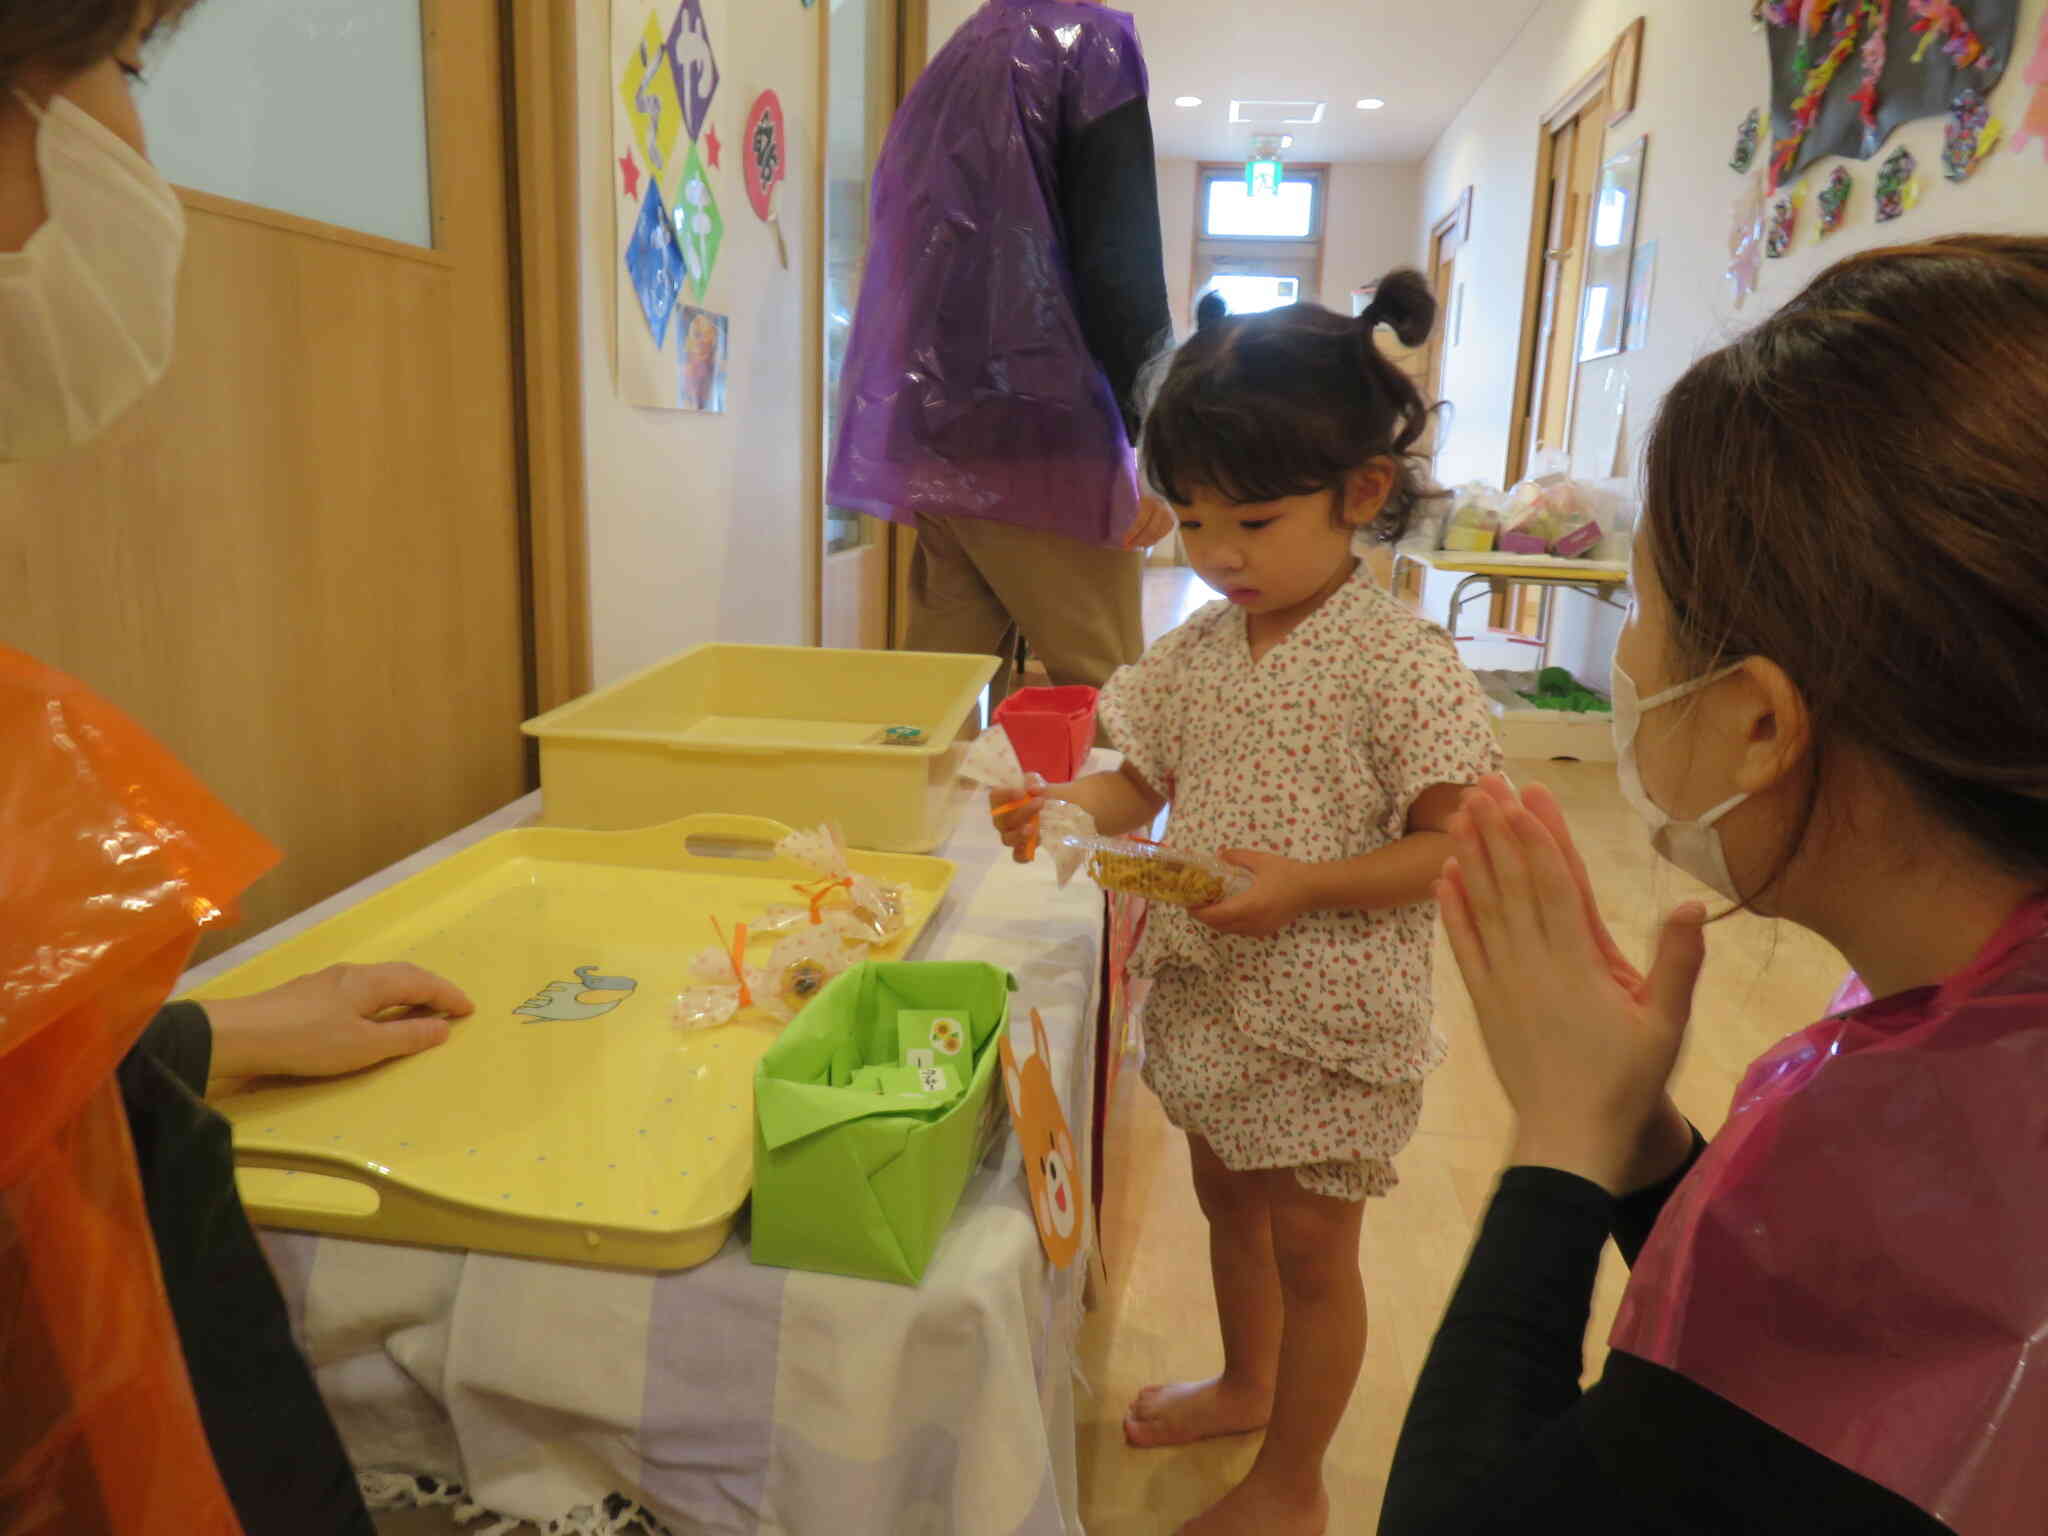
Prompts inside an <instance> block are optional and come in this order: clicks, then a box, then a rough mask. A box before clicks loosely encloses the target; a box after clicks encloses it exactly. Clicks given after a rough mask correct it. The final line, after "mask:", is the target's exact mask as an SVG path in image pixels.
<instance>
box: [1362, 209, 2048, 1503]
mask: <svg viewBox="0 0 2048 1536" xmlns="http://www.w3.org/2000/svg"><path fill="white" fill-rule="evenodd" d="M2044 358H2048V240H2042V239H2032V238H1992V237H1970V238H1962V239H1954V240H1944V241H1937V242H1934V243H1932V244H1928V245H1921V246H1912V247H1906V248H1903V249H1897V250H1887V251H1876V252H1871V253H1868V254H1866V255H1862V256H1857V257H1853V258H1851V259H1850V260H1847V261H1844V262H1843V263H1841V264H1840V265H1839V266H1837V267H1835V268H1834V269H1832V270H1831V271H1829V272H1827V273H1825V274H1823V275H1822V276H1821V277H1820V278H1819V279H1818V280H1817V281H1815V282H1814V284H1813V285H1812V286H1811V287H1810V288H1808V289H1807V290H1806V291H1805V292H1804V293H1803V294H1802V295H1800V296H1799V297H1798V298H1796V299H1794V300H1793V301H1792V302H1791V303H1790V304H1788V305H1787V306H1786V307H1785V308H1784V310H1782V311H1781V312H1780V313H1779V314H1777V315H1776V316H1774V317H1773V318H1771V319H1769V320H1767V321H1765V322H1764V323H1763V324H1762V325H1760V326H1759V327H1758V328H1757V329H1756V330H1755V331H1753V332H1751V333H1750V334H1749V335H1748V336H1746V337H1744V338H1743V339H1742V340H1740V341H1738V342H1736V343H1735V344H1734V345H1732V346H1730V347H1727V348H1725V349H1723V350H1722V351H1720V352H1717V353H1715V354H1713V355H1712V356H1709V357H1707V358H1706V359H1704V360H1703V361H1702V362H1700V363H1698V364H1697V365H1695V366H1694V368H1693V369H1692V370H1691V371H1690V372H1689V373H1688V374H1687V375H1686V376H1685V377H1684V378H1683V379H1682V380H1681V381H1680V382H1679V383H1678V385H1677V386H1676V387H1675V388H1674V389H1673V390H1672V391H1671V394H1670V395H1669V397H1668V398H1667V400H1666V401H1665V404H1664V408H1663V412H1662V414H1661V417H1660V419H1659V421H1658V424H1657V427H1656V430H1655V433H1654V435H1653V437H1652V439H1651V442H1650V446H1649V452H1648V459H1647V464H1646V484H1645V507H1644V528H1643V532H1642V537H1641V542H1639V544H1638V546H1637V552H1636V606H1635V610H1634V613H1633V615H1632V616H1631V618H1630V620H1629V623H1628V625H1627V627H1626V629H1625V630H1624V632H1623V634H1622V636H1621V640H1620V642H1619V644H1618V645H1617V647H1616V652H1615V667H1614V694H1615V698H1614V703H1615V732H1616V737H1617V744H1618V746H1619V747H1620V750H1621V764H1620V771H1621V780H1622V786H1623V789H1624V792H1625V793H1626V794H1627V796H1628V798H1629V800H1630V801H1631V803H1632V804H1634V805H1635V807H1636V809H1637V810H1638V811H1639V812H1641V813H1642V815H1643V817H1644V819H1645V821H1646V823H1647V825H1648V827H1649V829H1650V834H1651V840H1652V843H1653V845H1654V846H1655V847H1656V849H1657V850H1658V852H1659V853H1661V854H1662V855H1663V856H1664V857H1666V858H1667V859H1669V860H1670V861H1672V862H1673V863H1675V864H1677V865H1678V866H1680V867H1681V868H1683V869H1685V870H1687V871H1689V872H1690V873H1692V874H1693V875H1695V876H1697V877H1698V878H1700V879H1701V880H1703V881H1705V882H1707V883H1708V884H1709V885H1711V886H1713V887H1715V888H1717V889H1719V890H1720V891H1721V892H1722V893H1723V894H1724V895H1726V896H1727V897H1728V898H1729V899H1730V900H1733V901H1737V902H1740V903H1742V904H1743V905H1746V906H1748V907H1749V908H1751V909H1753V910H1755V911H1759V912H1763V913H1768V914H1771V915H1774V916H1777V917H1781V918H1784V919H1788V920H1790V921H1793V922H1796V923H1799V924H1801V925H1803V926H1805V927H1807V928H1810V929H1812V930H1813V931H1814V932H1816V933H1818V934H1820V935H1821V936H1822V937H1824V938H1826V939H1828V940H1829V941H1830V942H1832V943H1833V944H1835V945H1836V946H1837V947H1838V948H1840V949H1841V950H1842V952H1843V953H1844V954H1845V955H1847V956H1848V958H1849V959H1850V961H1851V962H1852V963H1853V964H1854V965H1855V966H1856V968H1857V970H1858V971H1859V972H1860V973H1861V974H1862V976H1863V978H1864V979H1865V981H1866V982H1867V983H1868V984H1869V987H1870V990H1871V993H1872V995H1873V996H1874V997H1875V998H1876V999H1877V1000H1876V1001H1875V1002H1870V1003H1867V1004H1866V1005H1864V1006H1862V1007H1860V1008H1855V1009H1853V1010H1851V1011H1849V1012H1845V1013H1840V1014H1837V1015H1834V1016H1832V1017H1830V1018H1827V1019H1825V1020H1823V1021H1822V1022H1820V1023H1819V1024H1816V1025H1814V1026H1812V1027H1811V1028H1809V1029H1806V1030H1804V1031H1802V1032H1800V1033H1798V1034H1794V1035H1792V1036H1790V1037H1789V1038H1788V1039H1786V1040H1785V1041H1783V1042H1782V1043H1781V1044H1779V1045H1778V1046H1776V1047H1775V1048H1773V1049H1772V1050H1771V1051H1769V1052H1766V1053H1765V1055H1764V1056H1762V1057H1761V1058H1760V1059H1759V1060H1758V1061H1757V1062H1756V1063H1755V1064H1754V1065H1753V1066H1752V1067H1751V1069H1750V1071H1749V1073H1748V1074H1747V1076H1746V1077H1745V1078H1744V1080H1743V1082H1742V1084H1741V1086H1740V1087H1739V1088H1738V1089H1737V1091H1736V1095H1735V1099H1734V1103H1733V1105H1732V1108H1731V1111H1730V1114H1729V1116H1728V1120H1727V1122H1726V1125H1725V1126H1724V1128H1723V1130H1722V1131H1721V1133H1720V1135H1719V1136H1718V1137H1717V1138H1716V1139H1715V1141H1714V1142H1713V1143H1712V1144H1711V1145H1707V1144H1706V1143H1704V1142H1702V1141H1700V1140H1699V1139H1698V1138H1697V1137H1696V1136H1695V1134H1694V1133H1693V1132H1692V1131H1691V1129H1690V1128H1689V1127H1688V1126H1687V1125H1686V1124H1685V1122H1684V1121H1683V1119H1682V1118H1680V1116H1679V1114H1678V1112H1677V1110H1676V1108H1675V1107H1674V1106H1673V1105H1672V1103H1671V1101H1670V1099H1669V1098H1668V1097H1667V1096H1666V1092H1665V1084H1666V1081H1667V1080H1668V1078H1669V1076H1670V1073H1671V1070H1672V1066H1673V1064H1674V1062H1675V1060H1676V1058H1677V1055H1678V1051H1679V1047H1680V1043H1681V1040H1682V1038H1683V1035H1684V1033H1685V1027H1686V1021H1687V1017H1688V1014H1689V1012H1690V1009H1691V1000H1692V992H1693V986H1694V983H1695V981H1696V979H1697V978H1698V975H1699V970H1700V965H1701V962H1702V959H1703V958H1704V953H1705V934H1704V931H1703V924H1704V921H1705V917H1706V913H1705V911H1704V909H1702V908H1700V907H1699V906H1697V905H1689V906H1687V907H1684V908H1681V909H1680V910H1679V911H1678V912H1677V913H1675V914H1674V915H1673V916H1672V918H1671V919H1670V921H1669V922H1668V924H1667V925H1666V927H1665V929H1664V932H1663V936H1662V939H1661V942H1660V944H1659V947H1658V953H1657V956H1656V960H1655V963H1654V964H1653V966H1652V967H1651V970H1650V973H1649V975H1648V976H1647V978H1645V977H1643V976H1640V975H1638V974H1637V972H1636V971H1635V970H1634V969H1633V968H1632V967H1631V966H1630V965H1629V963H1628V962H1627V960H1625V959H1624V958H1623V957H1622V956H1621V954H1620V952H1619V951H1618V949H1617V948H1616V947H1615V945H1614V943H1613V941H1612V939H1611V938H1610V937H1609V936H1608V934H1607V931H1606V930H1605V928H1604V927H1603V926H1602V925H1601V923H1600V920H1599V917H1598V915H1597V911H1596V910H1595V907H1594V904H1593V898H1592V892H1591V890H1590V888H1589V886H1588V883H1587V879H1586V873H1585V870H1584V867H1583V866H1582V865H1581V863H1580V862H1579V859H1578V857H1577V854H1576V853H1575V851H1574V849H1573V847H1572V842H1571V837H1570V835H1569V833H1568V832H1567V830H1566V828H1565V825H1564V822H1563V819H1562V817H1561V816H1560V815H1559V813H1558V809H1557V804H1556V802H1555V800H1553V799H1552V798H1550V796H1549V795H1548V794H1546V793H1545V792H1544V791H1543V790H1541V789H1540V788H1532V789H1530V790H1529V791H1528V792H1527V793H1525V794H1523V795H1521V796H1519V797H1517V796H1516V795H1515V794H1514V793H1513V792H1512V791H1511V790H1510V789H1509V788H1508V787H1507V786H1506V785H1504V784H1502V783H1499V782H1494V783H1490V784H1489V785H1487V786H1485V787H1484V788H1483V789H1482V790H1479V791H1474V792H1473V793H1472V795H1470V796H1469V797H1468V799H1467V803H1466V807H1465V809H1464V811H1463V812H1462V813H1461V816H1460V817H1459V818H1457V819H1456V820H1455V821H1454V824H1453V836H1454V841H1455V846H1456V855H1455V858H1454V859H1453V860H1452V862H1451V863H1450V864H1448V865H1447V866H1446V869H1445V875H1444V880H1443V883H1442V886H1441V887H1440V891H1439V896H1440V899H1441V900H1442V902H1443V910H1444V918H1445V924H1446V927H1447V928H1448V930H1449V933H1450V937H1451V942H1452V947H1453V949H1454V950H1455V952H1456V954H1457V958H1458V963H1459V967H1460V969H1461V970H1462V971H1463V973H1464V976H1465V980H1466V985H1467V987H1468V989H1469V990H1470V992H1471V995H1472V1001H1473V1005H1474V1008H1475V1011H1476V1013H1477V1016H1478V1019H1479V1023H1480V1027H1481V1030H1482V1032H1483V1034H1484V1036H1485V1039H1486V1044H1487V1050H1488V1053H1489V1054H1490V1056H1491V1057H1492V1061H1493V1065H1494V1069H1495V1072H1496V1074H1497V1075H1498V1076H1499V1078H1500V1081H1501V1084H1502V1086H1503V1088H1504V1089H1505V1090H1506V1092H1507V1095H1508V1098H1509V1100H1510V1102H1511V1103H1512V1105H1513V1107H1514V1110H1515V1115H1516V1138H1515V1143H1514V1149H1513V1152H1512V1155H1511V1159H1510V1161H1511V1163H1512V1165H1513V1166H1511V1167H1510V1168H1509V1169H1508V1170H1507V1171H1506V1173H1504V1174H1503V1175H1502V1177H1501V1181H1500V1187H1499V1190H1498V1192H1497V1193H1496V1195H1495V1197H1494V1200H1493V1203H1492V1205H1491V1207H1490V1208H1489V1210H1488V1212H1487V1214H1486V1217H1485V1219H1484V1221H1483V1223H1482V1225H1481V1228H1480V1233H1479V1237H1478V1239H1477V1242H1476V1243H1475V1245H1474V1248H1473V1251H1472V1254H1471V1257H1470V1259H1469V1261H1468V1263H1467V1266H1466V1270H1465V1274H1464V1276H1463V1278H1462V1279H1461V1281H1460V1283H1459V1287H1458V1290H1457V1292H1456V1294H1455V1296H1454V1297H1453V1299H1452V1301H1451V1303H1450V1306H1449V1309H1448V1311H1447V1312H1446V1315H1445V1317H1444V1321H1443V1324H1442V1326H1441V1327H1440V1329H1439V1331H1438V1334H1437V1338H1436V1342H1435V1345H1434V1347H1433V1348H1432V1350H1431V1353H1430V1356H1429V1360H1428V1362H1427V1364H1426V1365H1425V1366H1424V1368H1423V1372H1422V1376H1421V1380H1420V1381H1419V1382H1418V1384H1417V1386H1416V1390H1415V1397H1414V1401H1413V1403H1412V1405H1411V1407H1410V1409H1409V1414H1408V1419H1407V1423H1406V1425H1405V1427H1404V1429H1403V1432H1402V1437H1401V1443H1400V1447H1399V1450H1398V1451H1397V1453H1396V1458H1395V1464H1394V1467H1393V1470H1392V1474H1391V1477H1390V1480H1389V1485H1388V1490H1387V1496H1386V1503H1385V1510H1384V1514H1383V1517H1382V1522H1381V1525H1380V1529H1381V1531H1382V1532H1383V1533H1387V1536H1409V1533H1419V1532H1432V1533H1436V1532H1460V1533H1462V1532H1475V1531H1495V1530H1498V1531H1503V1532H1505V1531H1510V1530H1513V1531H1526V1530H1561V1529H1567V1528H1569V1529H1578V1530H1598V1531H1623V1530H1627V1531H1637V1530H1656V1531H1660V1532H1688V1531H1699V1532H1709V1531H1712V1532H1730V1531H1745V1532H1780V1531H1782V1532H1787V1533H1790V1532H1799V1533H1802V1536H1811V1533H1815V1532H1844V1533H1846V1532H1851V1531H1854V1532H1859V1533H1868V1532H1882V1531H1897V1532H1936V1531H1942V1530H1955V1531H1960V1532H1963V1533H1964V1536H1993V1533H1999V1536H2003V1533H2016V1532H2020V1531H2038V1530H2040V1529H2042V1520H2043V1511H2044V1510H2048V1457H2044V1455H2043V1454H2042V1450H2043V1446H2044V1445H2048V1357H2044V1355H2043V1352H2042V1350H2041V1347H2040V1341H2041V1339H2042V1338H2043V1337H2044V1335H2048V1219H2044V1205H2043V1200H2044V1196H2043V1194H2042V1191H2043V1190H2044V1189H2048V726H2044V724H2043V715H2042V711H2041V708H2040V678H2041V676H2042V675H2043V672H2044V670H2048V542H2044V540H2043V538H2042V530H2043V529H2044V528H2048V489H2044V488H2048V367H2044V365H2043V359H2044ZM1909 419H1910V422H1911V427H1910V430H1908V429H1907V427H1906V423H1907V422H1908V420H1909ZM1610 1236H1612V1237H1613V1238H1614V1239H1615V1241H1616V1242H1617V1244H1618V1245H1619V1247H1620V1248H1621V1251H1622V1253H1623V1255H1624V1257H1625V1258H1627V1259H1628V1260H1629V1262H1630V1264H1631V1266H1632V1273H1631V1278H1630V1283H1629V1289H1628V1292H1627V1294H1626V1296H1625V1298H1624V1300H1623V1303H1622V1308H1621V1313H1620V1317H1619V1319H1618V1321H1617V1323H1616V1326H1615V1331H1614V1335H1613V1340H1612V1343H1613V1346H1614V1348H1613V1351H1612V1353H1611V1354H1610V1355H1609V1357H1608V1363H1607V1367H1606V1371H1605V1374H1604V1375H1603V1376H1602V1378H1601V1379H1600V1381H1599V1382H1598V1383H1597V1384H1595V1385H1594V1386H1593V1387H1591V1388H1590V1389H1588V1390H1586V1391H1585V1392H1584V1393H1581V1391H1580V1388H1579V1370H1580V1347H1581V1343H1582V1339H1583V1335H1584V1331H1585V1326H1586V1320H1587V1316H1588V1311H1589V1303H1590V1295H1591V1291H1592V1287H1593V1278H1594V1270H1595V1266H1596V1264H1597V1262H1598V1260H1599V1256H1600V1250H1601V1248H1602V1246H1603V1244H1604V1243H1605V1242H1606V1240H1607V1239H1608V1238H1609V1237H1610Z"/></svg>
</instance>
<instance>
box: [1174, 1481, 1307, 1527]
mask: <svg viewBox="0 0 2048 1536" xmlns="http://www.w3.org/2000/svg"><path fill="white" fill-rule="evenodd" d="M1269 1481H1270V1480H1268V1482H1269ZM1329 1528H1330V1497H1329V1495H1328V1494H1326V1493H1325V1492H1324V1491H1323V1488H1322V1485H1321V1484H1320V1483H1318V1484H1317V1485H1316V1486H1315V1487H1313V1488H1311V1489H1308V1490H1306V1491H1304V1490H1302V1489H1300V1488H1274V1487H1269V1486H1267V1482H1262V1481H1261V1480H1260V1479H1259V1478H1258V1477H1257V1476H1256V1474H1255V1475H1254V1476H1252V1477H1248V1478H1246V1479H1245V1480H1244V1481H1243V1482H1241V1483H1239V1484H1238V1485H1237V1486H1236V1487H1235V1488H1233V1489H1231V1490H1230V1492H1229V1493H1227V1494H1225V1495H1224V1496H1223V1499H1222V1502H1220V1503H1218V1504H1217V1505H1215V1506H1214V1507H1213V1508H1211V1509H1209V1510H1206V1511H1204V1512H1203V1513H1202V1514H1200V1515H1198V1516H1196V1517H1195V1518H1194V1519H1192V1520H1190V1521H1189V1522H1188V1523H1187V1524H1186V1525H1184V1526H1182V1527H1181V1528H1180V1536H1324V1533H1325V1532H1326V1531H1328V1530H1329Z"/></svg>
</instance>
